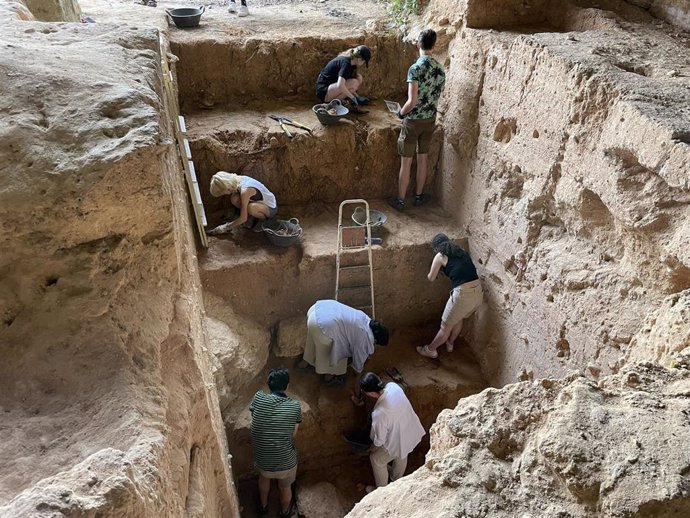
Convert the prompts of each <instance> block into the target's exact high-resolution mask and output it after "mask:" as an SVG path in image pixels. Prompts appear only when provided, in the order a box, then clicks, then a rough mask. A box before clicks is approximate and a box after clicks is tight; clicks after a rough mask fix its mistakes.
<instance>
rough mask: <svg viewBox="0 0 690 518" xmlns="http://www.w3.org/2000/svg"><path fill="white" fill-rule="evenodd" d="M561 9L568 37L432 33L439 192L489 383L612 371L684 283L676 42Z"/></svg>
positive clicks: (682, 118)
mask: <svg viewBox="0 0 690 518" xmlns="http://www.w3.org/2000/svg"><path fill="white" fill-rule="evenodd" d="M570 9H571V12H570V14H569V17H568V20H569V21H568V23H569V25H570V26H571V27H570V28H568V29H567V30H569V32H567V33H560V32H557V31H556V30H555V29H549V28H548V27H546V28H541V27H540V28H538V29H537V31H538V32H533V33H530V34H518V33H513V32H509V31H504V32H495V31H485V30H474V29H464V30H461V31H460V32H457V33H455V32H453V33H452V37H451V35H449V34H446V39H447V40H449V41H450V43H449V45H448V57H449V64H450V67H449V68H450V69H449V74H448V82H447V86H446V90H445V93H444V101H443V111H444V116H443V119H442V124H443V126H444V136H445V142H444V147H443V150H442V158H441V160H442V163H443V164H444V168H443V173H442V178H441V185H440V187H441V189H440V191H439V195H440V196H441V197H442V199H443V204H444V206H445V207H446V208H447V209H448V210H449V211H452V212H453V213H454V214H455V215H456V217H457V221H458V222H459V223H460V225H461V226H462V227H463V229H465V230H466V232H467V233H468V235H469V243H470V249H471V250H472V253H473V257H474V258H475V260H476V262H477V263H478V264H479V265H480V270H481V273H482V276H483V279H484V287H485V293H486V301H487V303H488V306H487V308H486V311H484V312H482V313H480V317H481V318H480V320H481V322H480V325H478V326H477V327H476V329H477V333H478V334H477V336H476V338H475V342H474V344H475V351H476V352H477V354H478V355H479V356H480V357H482V358H483V364H484V367H485V369H486V374H487V375H488V376H489V377H490V379H493V380H494V382H495V383H497V384H499V385H501V384H504V383H507V382H510V381H513V380H515V379H517V378H518V376H521V377H522V378H529V377H531V376H534V377H541V376H545V375H554V374H558V373H560V374H564V373H565V372H566V371H567V370H568V369H572V368H579V369H583V370H584V369H589V371H590V373H592V374H594V375H598V374H599V373H600V372H604V373H606V372H611V371H615V370H616V369H617V368H618V367H619V366H620V360H621V358H622V357H623V356H624V355H625V354H627V353H628V349H629V347H630V344H631V340H632V337H633V336H635V335H636V334H637V333H638V332H639V331H640V330H641V328H642V325H643V322H644V320H645V319H646V318H647V317H648V315H649V317H650V318H651V313H652V312H654V311H655V310H656V309H657V306H658V305H659V304H660V303H661V302H662V301H663V300H664V299H665V298H666V297H669V296H673V295H674V294H678V293H680V292H682V291H683V290H686V289H688V288H690V255H688V252H687V251H688V250H689V249H690V233H689V230H688V229H689V228H690V225H689V221H690V180H689V177H688V170H689V169H690V140H689V137H688V135H690V122H688V121H690V102H689V101H688V99H689V98H690V97H688V92H690V79H689V77H690V60H689V59H688V55H689V54H688V52H687V49H688V40H687V39H685V38H684V37H683V36H676V35H675V33H674V32H673V31H672V30H666V29H664V28H657V27H656V26H654V25H652V24H650V23H638V22H637V21H631V20H637V19H643V18H640V17H644V16H647V17H648V15H646V14H644V13H642V12H638V13H637V14H635V13H632V12H630V9H633V8H632V7H630V6H628V8H626V10H625V11H624V12H623V13H622V14H620V15H619V14H617V13H614V12H607V11H602V10H595V9H592V8H587V9H579V8H577V7H576V6H573V5H571V6H570ZM649 20H651V19H650V18H649V17H648V22H649ZM572 27H577V28H578V29H577V30H573V29H572ZM446 32H447V31H446ZM451 32H452V29H451ZM684 300H686V299H685V298H682V299H681V303H683V301H684ZM638 343H639V342H638ZM676 345H677V347H676ZM676 345H673V344H669V345H668V346H667V349H668V350H669V351H670V350H673V349H674V347H675V349H676V350H677V349H678V347H682V346H683V344H682V343H679V344H676ZM656 356H658V354H657V352H654V351H648V352H645V350H644V348H641V349H640V350H639V351H638V352H637V356H636V357H637V358H638V359H639V358H641V357H645V358H648V359H652V358H654V359H657V358H656Z"/></svg>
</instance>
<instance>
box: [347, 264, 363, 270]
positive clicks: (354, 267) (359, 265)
mask: <svg viewBox="0 0 690 518" xmlns="http://www.w3.org/2000/svg"><path fill="white" fill-rule="evenodd" d="M357 268H369V265H368V264H353V265H352V266H341V267H340V269H341V270H356V269H357Z"/></svg>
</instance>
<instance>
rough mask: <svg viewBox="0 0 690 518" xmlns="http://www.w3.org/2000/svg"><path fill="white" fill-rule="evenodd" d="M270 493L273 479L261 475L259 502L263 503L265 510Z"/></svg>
mask: <svg viewBox="0 0 690 518" xmlns="http://www.w3.org/2000/svg"><path fill="white" fill-rule="evenodd" d="M270 491H271V479H270V478H266V477H264V476H263V475H259V500H260V501H261V507H264V508H265V507H266V506H267V505H268V493H269V492H270Z"/></svg>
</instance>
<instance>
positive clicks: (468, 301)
mask: <svg viewBox="0 0 690 518" xmlns="http://www.w3.org/2000/svg"><path fill="white" fill-rule="evenodd" d="M482 298H483V295H482V285H481V283H480V282H479V279H477V280H476V281H470V282H466V283H465V284H461V285H460V286H458V287H457V288H454V289H453V290H451V292H450V297H448V302H446V309H444V310H443V316H442V317H441V320H443V322H444V323H445V324H446V325H447V326H451V327H452V326H454V325H455V324H457V323H458V322H460V321H461V320H462V319H464V318H467V317H469V316H470V315H471V314H472V313H474V312H475V311H476V309H477V308H478V307H479V306H480V305H481V303H482Z"/></svg>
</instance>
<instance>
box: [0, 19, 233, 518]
mask: <svg viewBox="0 0 690 518" xmlns="http://www.w3.org/2000/svg"><path fill="white" fill-rule="evenodd" d="M0 39H1V40H2V44H1V47H2V49H3V51H2V53H0V71H1V72H0V75H1V80H0V111H1V112H2V113H3V117H2V119H1V120H0V153H1V154H2V160H0V221H1V222H2V224H1V226H0V249H1V250H2V254H1V255H0V317H1V321H0V343H1V344H2V361H1V362H0V409H1V410H0V413H1V414H2V425H1V426H0V434H1V437H2V439H1V440H0V457H2V459H3V462H2V465H1V466H0V516H3V517H4V516H7V517H9V516H12V517H20V516H32V517H49V516H50V517H54V516H57V515H60V516H63V515H64V516H103V517H123V516H127V517H144V516H146V517H150V516H183V515H185V516H190V517H191V516H193V517H201V516H203V517H210V516H230V515H233V516H237V515H238V509H237V505H236V500H235V495H234V489H233V488H232V485H231V484H232V482H231V480H232V478H231V474H230V473H229V469H228V466H227V461H226V446H225V443H224V439H223V434H222V432H223V428H222V423H221V419H220V413H219V410H218V402H217V398H216V395H215V391H214V390H213V389H212V388H213V380H212V379H211V377H210V367H209V358H208V356H207V354H206V352H205V348H204V345H205V331H204V327H203V315H202V311H201V308H202V307H203V305H202V300H201V295H200V281H199V275H198V271H197V269H196V268H197V263H196V260H195V250H194V241H193V236H192V234H191V231H190V228H191V225H190V223H189V215H188V212H187V205H186V204H187V201H186V200H187V198H186V194H185V191H184V184H183V177H182V174H181V172H180V163H179V158H178V157H177V154H176V153H175V149H174V147H173V146H172V145H171V142H172V139H171V131H170V128H169V127H168V123H167V120H168V119H169V117H168V115H167V113H166V110H167V107H166V105H165V101H164V100H163V98H162V96H161V92H162V85H161V83H160V69H159V67H160V58H161V54H160V51H159V37H158V33H157V31H154V30H142V29H133V28H128V27H120V26H113V25H111V26H108V25H101V24H99V25H91V26H89V27H86V26H81V25H79V24H43V23H34V22H16V23H9V24H5V25H3V29H2V35H1V36H0Z"/></svg>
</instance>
